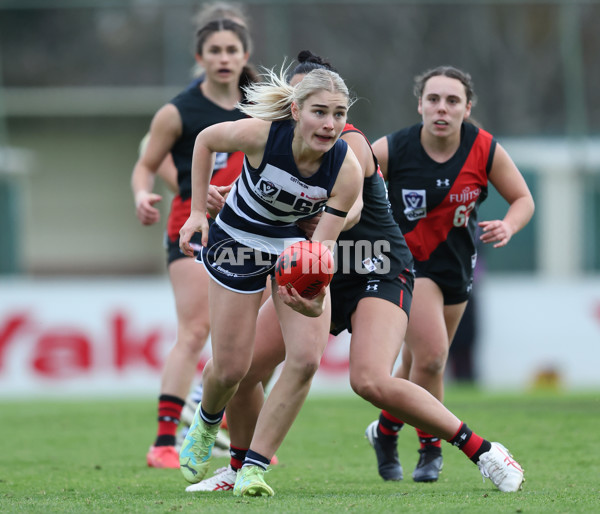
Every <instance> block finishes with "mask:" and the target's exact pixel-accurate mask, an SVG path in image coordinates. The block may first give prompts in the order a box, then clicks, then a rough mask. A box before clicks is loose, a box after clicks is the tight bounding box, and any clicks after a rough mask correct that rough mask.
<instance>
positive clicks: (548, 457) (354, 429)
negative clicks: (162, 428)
mask: <svg viewBox="0 0 600 514" xmlns="http://www.w3.org/2000/svg"><path fill="white" fill-rule="evenodd" d="M446 403H447V405H448V406H449V407H450V408H451V409H452V410H453V411H454V412H455V413H456V414H457V415H458V416H459V417H460V418H461V419H463V420H464V421H466V422H467V423H468V425H469V426H470V427H471V428H472V429H473V430H475V431H476V432H477V433H479V434H480V435H482V436H484V437H486V438H488V439H490V440H498V441H501V442H503V443H504V444H505V445H506V446H507V447H508V448H509V449H510V450H511V451H512V453H513V454H514V456H515V457H516V458H517V460H518V461H519V462H520V463H521V464H522V465H523V467H524V469H525V476H526V482H525V484H524V486H523V490H522V491H520V492H518V493H516V494H503V493H500V492H498V491H497V490H496V489H495V488H494V486H493V485H492V484H491V482H490V481H489V480H486V481H485V483H484V482H482V478H481V475H480V474H479V472H478V469H477V467H476V466H475V465H474V464H472V463H471V462H470V461H469V460H468V459H467V458H466V457H465V456H464V455H463V454H462V452H460V451H459V450H457V449H456V448H453V447H451V446H450V445H448V444H447V443H444V446H443V450H444V470H443V472H442V474H441V476H440V480H439V481H438V482H437V483H434V484H415V483H414V482H412V479H411V478H410V474H411V472H412V469H413V467H414V465H415V463H416V461H417V458H418V454H417V451H416V450H417V446H418V444H417V438H416V435H415V432H414V430H413V429H412V428H411V427H405V428H404V430H403V431H402V433H401V435H400V445H399V453H400V459H401V461H402V463H403V465H404V473H405V479H404V480H403V481H402V482H393V483H390V482H383V481H382V480H381V479H380V478H379V476H378V475H377V471H376V465H375V456H374V453H373V451H372V449H371V447H370V446H369V444H368V443H367V441H366V439H365V438H364V435H363V433H364V429H365V427H366V425H367V424H368V423H369V422H370V421H371V420H372V419H374V418H375V416H376V415H377V410H376V409H375V408H373V407H371V406H370V405H368V404H367V403H366V402H364V401H363V400H361V399H359V398H358V397H355V396H350V395H349V396H341V397H321V396H311V397H310V398H309V399H308V401H307V403H306V404H305V406H304V408H303V410H302V412H301V413H300V416H299V418H298V420H297V421H296V423H295V425H294V426H293V427H292V430H291V432H290V433H289V435H288V437H287V439H286V440H285V442H284V444H283V446H282V447H281V448H280V450H279V451H278V452H277V455H278V457H279V460H280V464H279V465H277V466H274V467H273V469H272V470H271V471H270V472H269V474H268V475H267V481H268V482H269V484H270V485H271V486H272V487H273V488H274V489H275V492H276V495H275V497H273V498H268V499H267V498H244V499H240V498H235V497H233V495H231V494H230V493H186V492H185V491H184V489H185V486H186V482H185V481H184V480H183V478H182V477H181V475H180V473H179V471H177V470H157V469H149V468H147V467H146V463H145V453H146V450H147V448H148V446H149V444H150V443H151V441H152V439H153V435H154V429H155V422H154V418H155V412H154V401H153V400H148V399H143V400H110V401H106V400H102V401H100V400H90V401H87V402H84V401H80V400H77V401H55V400H39V401H25V402H19V401H2V402H0V433H1V438H0V440H1V442H2V453H1V455H0V512H86V511H87V512H178V511H189V512H192V511H201V512H215V513H217V512H218V513H224V512H230V511H234V510H236V511H237V510H244V511H248V512H263V511H265V510H269V511H270V512H286V513H294V512H357V513H367V512H373V513H384V512H402V513H413V512H414V513H424V512H438V513H439V512H443V513H451V512H461V513H463V512H515V513H521V512H522V513H534V512H562V513H571V512H586V513H587V512H598V511H600V463H599V459H600V435H599V432H600V393H596V394H566V393H563V394H559V393H557V394H551V393H543V394H541V393H537V394H531V393H527V394H525V393H524V394H521V395H513V394H511V395H498V394H495V395H491V394H487V393H482V392H478V391H476V390H472V389H458V388H450V389H448V391H447V402H446ZM226 462H227V460H226V459H224V458H220V459H215V463H214V464H215V465H214V468H216V467H217V466H221V465H225V463H226Z"/></svg>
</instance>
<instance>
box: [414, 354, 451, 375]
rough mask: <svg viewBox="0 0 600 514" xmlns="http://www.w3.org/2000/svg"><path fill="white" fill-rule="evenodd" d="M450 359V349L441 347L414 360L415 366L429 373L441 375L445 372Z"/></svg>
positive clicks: (422, 371)
mask: <svg viewBox="0 0 600 514" xmlns="http://www.w3.org/2000/svg"><path fill="white" fill-rule="evenodd" d="M447 360H448V349H447V348H439V349H437V350H435V351H432V352H430V353H429V354H428V355H427V356H426V357H425V358H423V359H418V360H415V361H414V362H413V368H415V367H416V368H417V369H418V370H419V371H420V372H421V373H425V374H427V375H439V374H440V373H443V372H444V368H445V367H446V362H447Z"/></svg>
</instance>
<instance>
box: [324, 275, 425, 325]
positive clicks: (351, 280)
mask: <svg viewBox="0 0 600 514" xmlns="http://www.w3.org/2000/svg"><path fill="white" fill-rule="evenodd" d="M413 286H414V276H413V274H412V273H411V272H410V271H408V270H405V271H404V272H402V273H401V274H400V276H398V277H395V278H378V277H376V276H373V275H354V274H353V275H344V274H340V275H335V276H334V277H333V280H332V282H331V285H330V292H331V330H330V332H331V333H332V334H333V335H337V334H339V333H340V332H342V331H343V330H344V329H348V332H350V333H352V323H351V318H352V314H353V313H354V311H355V310H356V306H357V305H358V302H359V301H360V300H362V299H363V298H381V299H382V300H387V301H389V302H392V303H393V304H394V305H397V306H398V307H400V308H401V309H402V310H403V311H404V312H406V315H407V316H408V315H409V314H410V306H411V303H412V293H413Z"/></svg>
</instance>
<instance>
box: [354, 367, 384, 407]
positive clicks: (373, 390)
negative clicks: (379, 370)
mask: <svg viewBox="0 0 600 514" xmlns="http://www.w3.org/2000/svg"><path fill="white" fill-rule="evenodd" d="M350 387H352V390H353V391H354V392H355V393H356V394H357V395H358V396H360V397H361V398H363V399H365V400H367V401H368V402H370V403H372V404H373V405H375V406H379V405H381V404H382V400H383V392H382V388H381V387H380V384H379V382H378V381H377V380H372V379H369V378H368V377H366V376H365V375H357V374H352V373H351V374H350Z"/></svg>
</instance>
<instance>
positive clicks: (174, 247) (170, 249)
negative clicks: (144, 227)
mask: <svg viewBox="0 0 600 514" xmlns="http://www.w3.org/2000/svg"><path fill="white" fill-rule="evenodd" d="M190 246H191V247H192V249H193V250H194V256H195V257H197V256H198V252H199V251H200V248H202V234H201V233H200V232H196V233H195V234H194V235H193V236H192V239H191V240H190ZM165 247H166V249H167V266H168V265H169V264H171V263H172V262H175V261H176V260H177V259H188V258H189V257H188V256H187V255H186V254H185V253H183V252H182V251H181V248H179V238H177V239H176V240H175V241H171V240H170V239H169V237H168V236H167V234H165Z"/></svg>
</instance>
